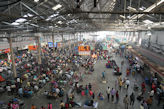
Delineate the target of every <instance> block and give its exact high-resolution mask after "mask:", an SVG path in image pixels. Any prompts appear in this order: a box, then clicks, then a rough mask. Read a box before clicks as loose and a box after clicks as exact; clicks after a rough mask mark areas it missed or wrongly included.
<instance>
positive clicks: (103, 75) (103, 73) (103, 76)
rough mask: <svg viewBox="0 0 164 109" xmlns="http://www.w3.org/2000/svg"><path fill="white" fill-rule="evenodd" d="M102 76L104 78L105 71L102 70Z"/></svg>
mask: <svg viewBox="0 0 164 109" xmlns="http://www.w3.org/2000/svg"><path fill="white" fill-rule="evenodd" d="M102 78H103V79H105V71H103V72H102Z"/></svg>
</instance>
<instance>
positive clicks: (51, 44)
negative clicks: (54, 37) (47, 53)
mask: <svg viewBox="0 0 164 109" xmlns="http://www.w3.org/2000/svg"><path fill="white" fill-rule="evenodd" d="M57 45H58V44H57V42H55V43H54V47H57ZM48 47H49V48H53V42H48Z"/></svg>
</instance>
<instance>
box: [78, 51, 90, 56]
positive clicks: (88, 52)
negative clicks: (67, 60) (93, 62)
mask: <svg viewBox="0 0 164 109" xmlns="http://www.w3.org/2000/svg"><path fill="white" fill-rule="evenodd" d="M79 55H83V56H89V55H91V52H90V51H79Z"/></svg>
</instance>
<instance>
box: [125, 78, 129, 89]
mask: <svg viewBox="0 0 164 109" xmlns="http://www.w3.org/2000/svg"><path fill="white" fill-rule="evenodd" d="M125 84H126V86H127V90H128V88H129V85H130V81H129V79H127V80H126V82H125Z"/></svg>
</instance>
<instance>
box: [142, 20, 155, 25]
mask: <svg viewBox="0 0 164 109" xmlns="http://www.w3.org/2000/svg"><path fill="white" fill-rule="evenodd" d="M143 22H144V23H146V24H151V23H153V22H152V21H150V20H144V21H143Z"/></svg>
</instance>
